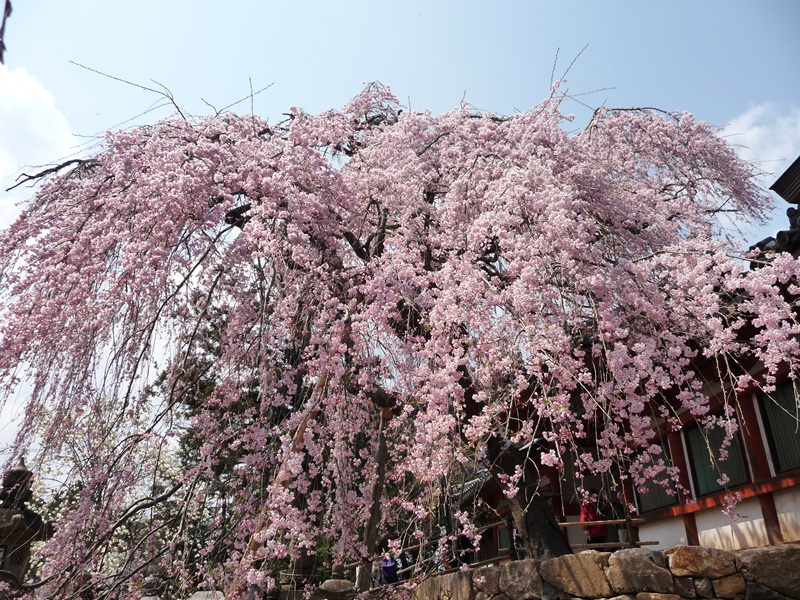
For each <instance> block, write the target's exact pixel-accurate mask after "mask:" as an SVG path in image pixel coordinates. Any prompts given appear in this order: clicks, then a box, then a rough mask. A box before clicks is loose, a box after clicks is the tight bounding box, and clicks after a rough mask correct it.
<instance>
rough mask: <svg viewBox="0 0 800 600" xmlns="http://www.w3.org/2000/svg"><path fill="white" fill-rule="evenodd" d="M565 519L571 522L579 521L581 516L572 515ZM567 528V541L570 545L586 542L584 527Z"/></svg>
mask: <svg viewBox="0 0 800 600" xmlns="http://www.w3.org/2000/svg"><path fill="white" fill-rule="evenodd" d="M565 520H566V521H568V522H570V523H575V522H577V521H579V518H578V517H577V516H573V515H570V516H568V517H567V518H566V519H565ZM566 530H567V541H568V542H569V545H570V546H574V545H575V544H585V543H586V534H585V533H584V532H583V528H581V527H567V528H566Z"/></svg>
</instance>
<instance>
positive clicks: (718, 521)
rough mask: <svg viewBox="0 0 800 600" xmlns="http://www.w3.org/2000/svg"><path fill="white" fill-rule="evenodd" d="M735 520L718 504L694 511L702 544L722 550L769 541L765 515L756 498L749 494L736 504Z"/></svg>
mask: <svg viewBox="0 0 800 600" xmlns="http://www.w3.org/2000/svg"><path fill="white" fill-rule="evenodd" d="M736 513H737V514H738V515H740V516H739V518H738V519H737V520H735V521H733V520H731V518H730V517H728V516H727V515H725V514H724V513H723V512H722V510H721V509H719V508H710V509H708V510H702V511H700V512H697V513H695V518H696V520H697V531H698V533H699V537H700V545H701V546H706V547H708V548H720V549H721V550H738V549H740V548H754V547H757V546H767V545H769V539H767V531H766V527H765V526H764V518H763V516H762V514H761V507H760V506H759V504H758V499H757V498H750V499H748V500H745V501H743V502H741V503H739V504H738V505H737V507H736Z"/></svg>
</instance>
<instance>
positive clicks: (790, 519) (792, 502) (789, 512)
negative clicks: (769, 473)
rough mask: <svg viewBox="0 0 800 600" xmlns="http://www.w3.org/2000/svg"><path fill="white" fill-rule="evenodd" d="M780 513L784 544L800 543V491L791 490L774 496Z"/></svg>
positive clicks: (779, 521)
mask: <svg viewBox="0 0 800 600" xmlns="http://www.w3.org/2000/svg"><path fill="white" fill-rule="evenodd" d="M772 497H773V498H774V499H775V508H776V510H777V512H778V523H780V525H781V532H782V533H783V541H784V542H797V541H800V489H798V488H791V489H788V490H780V491H778V492H775V493H773V494H772Z"/></svg>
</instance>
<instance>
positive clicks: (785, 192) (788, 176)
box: [769, 157, 800, 204]
mask: <svg viewBox="0 0 800 600" xmlns="http://www.w3.org/2000/svg"><path fill="white" fill-rule="evenodd" d="M769 189H771V190H772V191H773V192H775V193H776V194H778V195H779V196H780V197H781V198H783V199H784V200H786V201H787V202H789V203H790V204H800V157H798V158H797V160H795V161H794V162H793V163H792V165H791V166H790V167H789V168H788V169H786V171H785V172H784V173H783V175H781V176H780V177H778V180H777V181H776V182H775V183H773V184H772V185H771V186H770V188H769Z"/></svg>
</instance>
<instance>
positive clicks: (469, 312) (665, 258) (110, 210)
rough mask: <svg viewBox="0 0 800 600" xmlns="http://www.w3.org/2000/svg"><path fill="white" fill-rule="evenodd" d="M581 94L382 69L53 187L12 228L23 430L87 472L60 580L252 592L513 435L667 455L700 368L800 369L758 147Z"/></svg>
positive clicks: (7, 267) (376, 523) (2, 355)
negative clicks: (423, 103)
mask: <svg viewBox="0 0 800 600" xmlns="http://www.w3.org/2000/svg"><path fill="white" fill-rule="evenodd" d="M563 119H564V117H563V116H562V115H561V113H560V103H559V101H558V99H556V98H552V99H550V100H548V101H546V102H544V103H543V104H541V105H539V106H536V107H534V108H533V109H531V110H530V111H528V112H526V113H522V114H517V115H514V116H513V117H508V118H504V117H503V118H501V117H497V116H495V115H492V114H486V113H478V112H475V111H472V110H470V109H469V108H468V107H463V108H461V109H459V110H455V111H453V112H450V113H447V114H444V115H441V116H433V115H431V114H428V113H409V112H403V111H401V110H400V109H399V107H398V106H397V104H396V100H395V99H394V98H393V97H392V96H391V94H390V93H389V92H388V90H386V89H384V88H381V87H378V86H372V87H370V88H368V89H367V90H366V91H365V92H364V93H362V94H361V95H359V96H358V97H357V98H356V99H354V100H353V102H352V103H350V104H349V105H347V106H345V107H344V108H343V109H341V110H336V111H330V112H328V113H324V114H321V115H318V116H312V115H306V114H303V113H302V112H300V111H297V110H294V111H293V112H292V113H291V118H290V119H289V120H288V121H287V122H285V123H282V124H279V125H271V124H269V123H267V122H265V121H262V120H260V119H258V118H256V117H252V116H247V117H238V116H235V115H220V116H216V117H209V118H204V119H198V120H181V119H175V120H168V121H164V122H160V123H157V124H155V125H153V126H151V127H144V128H136V129H133V130H130V131H125V132H115V133H110V134H109V135H108V139H107V144H106V148H105V150H103V151H102V152H101V153H100V154H98V155H97V156H95V157H93V158H92V159H91V160H86V161H84V162H82V164H80V165H79V166H77V167H76V168H72V169H71V170H64V171H63V172H62V173H61V174H59V175H57V176H52V177H50V178H49V179H48V180H47V181H46V182H44V184H43V185H42V187H41V188H40V189H39V190H38V192H37V193H36V195H35V196H34V197H33V198H32V200H31V201H30V204H29V206H28V207H27V209H26V210H25V212H24V213H23V214H22V216H21V217H20V218H19V220H18V221H17V222H16V223H15V224H14V225H13V226H12V227H11V228H10V229H8V230H7V231H5V232H3V233H2V236H0V303H1V306H0V314H1V315H2V321H0V376H2V378H3V381H4V383H5V384H6V387H4V389H6V390H8V392H7V394H8V395H9V396H10V394H12V393H14V392H13V390H17V389H21V390H23V392H24V393H25V394H27V396H28V397H29V400H28V403H27V408H26V412H25V418H26V421H25V425H24V427H23V429H22V432H21V434H20V442H19V444H20V445H22V444H23V442H24V441H25V440H31V439H35V440H37V443H38V445H39V448H40V456H41V460H42V461H43V462H47V461H55V460H56V459H58V461H59V462H58V464H59V465H66V464H67V463H69V464H73V463H74V462H75V460H77V459H75V457H76V448H78V447H80V449H81V453H82V454H81V459H80V461H83V462H82V463H81V464H83V465H84V466H85V467H86V468H83V469H81V470H80V471H79V472H70V475H69V476H70V477H76V478H78V479H79V482H78V485H75V486H73V487H72V488H70V489H71V492H70V493H71V496H70V499H69V501H67V500H65V501H64V506H65V508H64V509H63V511H62V513H61V522H60V524H59V534H58V535H56V537H55V538H54V539H53V540H52V541H51V542H49V547H48V548H47V549H46V550H45V552H46V556H47V558H48V560H47V561H46V562H45V564H44V566H43V568H42V575H43V576H44V577H50V578H51V579H50V580H48V581H49V583H48V585H51V586H54V589H60V590H62V591H63V590H67V589H73V588H74V587H75V585H76V584H75V582H76V581H79V582H86V581H88V580H90V579H91V580H92V582H93V584H97V585H104V586H106V587H107V588H109V589H120V590H122V589H134V588H135V582H136V581H137V578H141V576H142V574H143V573H144V566H143V565H146V564H148V563H152V564H153V565H155V564H156V563H157V564H159V565H160V567H159V568H160V569H161V573H162V574H165V575H166V576H168V577H173V579H174V580H175V581H182V582H184V583H185V585H186V586H191V585H194V584H195V583H196V582H197V581H198V580H199V579H206V580H208V581H210V582H214V583H215V584H216V585H218V586H221V587H223V588H225V589H226V590H228V592H229V593H231V594H234V595H235V594H236V593H237V590H241V589H243V586H246V585H247V584H248V582H249V583H251V584H252V583H258V584H260V585H266V586H268V585H270V584H271V582H272V581H273V579H272V578H274V577H275V576H276V571H277V570H279V569H280V568H281V565H285V561H286V560H288V559H289V558H294V559H302V557H303V556H305V555H308V554H311V553H313V552H314V551H315V549H317V548H318V546H319V545H320V543H321V540H329V541H330V544H331V545H332V549H331V554H332V556H333V557H334V558H335V559H337V560H342V561H345V562H347V561H348V560H354V559H356V560H357V559H360V558H363V557H365V556H367V555H369V554H371V553H374V552H375V551H376V549H377V547H378V539H379V538H380V537H383V536H388V538H392V539H395V538H398V537H399V536H402V535H410V536H411V537H413V538H415V539H416V538H419V537H422V536H424V535H426V531H433V530H435V529H436V527H435V526H434V525H435V522H436V518H437V514H438V513H437V511H438V510H439V507H440V505H441V504H442V503H444V502H445V501H446V499H445V498H444V497H443V496H445V495H446V486H443V485H442V481H443V480H445V479H446V478H447V477H448V476H449V475H450V474H451V473H452V472H453V470H454V469H455V468H457V467H458V465H461V464H464V463H467V462H469V461H473V460H481V457H485V455H486V454H485V447H486V443H487V441H488V440H490V439H498V438H500V439H502V440H504V441H503V443H504V444H506V445H517V446H521V445H524V444H526V443H527V442H530V441H531V440H534V439H538V440H544V441H543V442H541V444H543V447H544V450H543V451H542V455H541V456H539V457H536V460H537V461H540V463H541V464H544V465H558V464H562V463H563V461H564V460H567V461H570V462H573V461H574V462H575V463H576V465H577V466H578V467H579V468H581V469H584V470H587V471H605V470H608V469H611V468H612V467H614V466H615V465H623V466H624V468H625V469H627V470H629V472H630V473H631V474H632V475H633V476H634V478H637V479H641V478H642V473H646V472H647V471H646V470H647V469H648V468H650V467H651V465H652V462H651V461H650V459H649V456H650V455H649V453H648V452H646V450H647V449H648V448H650V447H651V443H652V440H651V439H650V438H651V433H652V428H653V422H654V419H657V418H661V419H665V420H672V421H674V422H675V423H677V420H676V415H677V414H678V413H679V412H681V411H683V410H689V411H691V412H692V413H693V414H695V415H697V416H702V415H704V413H705V412H706V411H707V404H708V399H707V396H706V394H705V393H704V391H703V381H702V378H700V377H699V376H698V367H697V365H698V363H699V362H703V361H706V362H707V363H708V362H715V363H717V364H718V365H720V366H721V367H720V368H721V370H720V373H721V377H722V378H723V379H724V381H723V383H725V384H729V385H730V386H731V389H732V390H734V391H735V389H737V385H738V384H737V381H739V380H740V377H741V375H742V371H741V368H740V366H738V365H741V364H744V363H746V362H747V361H748V360H751V359H752V360H755V359H758V360H760V361H762V362H763V364H764V365H766V367H767V368H768V370H769V371H770V372H771V373H772V374H773V375H774V373H775V372H777V370H778V369H780V368H782V367H784V366H785V365H786V364H788V365H790V367H791V368H792V369H795V368H796V366H797V359H798V355H800V348H798V344H797V333H798V331H797V323H796V321H795V320H794V310H793V306H792V305H791V304H790V302H789V301H788V300H787V299H786V298H787V297H788V296H787V294H786V292H787V286H789V285H794V283H795V282H796V277H797V274H798V264H797V261H795V260H794V259H792V258H791V257H785V258H784V257H781V258H779V259H777V260H775V261H773V262H772V263H770V264H768V265H766V266H765V267H763V268H761V269H759V270H757V271H752V272H750V271H747V270H746V263H745V264H743V263H742V262H740V261H739V260H738V259H736V258H735V257H734V254H735V253H734V252H733V250H734V246H733V242H732V240H731V239H730V238H728V237H726V236H727V233H726V231H725V230H724V229H723V225H724V223H729V222H730V220H729V219H728V218H727V215H728V211H735V212H736V213H737V214H738V216H739V218H741V219H744V220H747V219H758V217H759V215H760V214H761V212H762V211H763V209H764V207H765V202H766V199H765V198H764V197H763V196H762V194H761V193H760V192H759V190H758V188H757V187H756V186H755V185H754V184H753V183H752V181H751V172H750V170H749V167H748V166H747V165H745V164H743V163H741V162H740V161H739V160H738V159H737V158H736V157H735V155H734V154H733V152H732V151H731V149H730V148H729V147H728V146H726V144H725V143H724V141H722V140H721V139H720V138H719V137H717V136H716V135H715V131H714V130H713V129H712V128H711V127H709V126H708V125H707V124H705V123H701V122H697V121H696V120H695V119H694V118H693V117H692V116H690V115H686V114H661V113H658V112H655V111H650V110H629V111H611V110H608V111H601V112H598V113H597V114H596V115H595V117H594V119H593V120H592V122H591V124H590V125H589V126H588V127H587V128H586V130H584V131H582V132H580V133H577V134H568V133H566V131H565V130H564V129H563V128H562V122H563ZM723 213H724V214H725V216H726V218H725V220H723V219H721V216H722V215H723ZM746 328H753V332H752V334H748V335H742V332H743V331H744V330H745V329H746ZM734 363H735V364H734ZM745 371H746V368H745ZM747 384H749V380H748V381H747ZM741 385H744V383H742V384H741ZM93 411H94V412H97V413H98V414H99V415H101V416H98V417H97V418H91V419H88V417H87V415H88V414H91V413H93ZM510 415H513V418H510ZM87 422H91V429H92V435H91V436H89V437H87V438H86V439H83V438H81V440H80V443H79V441H78V440H76V437H75V436H76V435H78V432H79V431H85V430H86V423H87ZM32 435H34V436H35V437H32ZM587 436H589V437H592V438H595V437H596V446H597V449H598V452H597V453H589V452H582V451H578V452H575V451H576V449H579V448H580V447H581V446H584V445H586V444H587ZM178 441H180V447H181V460H182V466H181V467H180V468H175V462H174V461H175V460H178V459H177V458H174V456H173V458H172V459H167V458H165V456H166V455H167V454H169V453H172V454H173V455H174V453H175V449H176V447H177V445H178ZM22 450H23V448H20V451H22ZM643 450H644V451H645V453H644V455H643V456H647V457H648V458H647V459H644V461H643V462H637V461H636V459H634V458H632V457H634V456H636V455H637V453H639V452H641V451H643ZM573 453H574V456H573ZM73 459H74V460H73ZM70 460H72V463H70ZM80 461H78V462H80ZM632 461H633V462H632ZM88 465H91V468H89V466H88ZM64 468H66V467H64ZM520 477H521V472H516V473H514V472H512V473H509V474H508V480H509V485H510V486H516V485H517V484H518V483H519V481H520ZM114 478H118V479H116V480H115V479H114ZM515 489H516V488H515ZM443 490H445V491H443ZM507 491H508V493H509V495H513V492H514V490H507ZM459 514H460V513H459ZM123 527H124V528H125V533H124V535H122V534H121V533H120V529H121V528H123ZM406 527H407V528H408V530H407V531H406V530H405V529H404V528H406ZM437 531H438V530H437ZM75 532H80V535H75ZM326 543H327V542H326ZM153 568H155V566H153ZM81 577H82V579H81ZM87 578H88V579H87ZM92 578H93V579H92ZM70 585H72V586H73V588H70V587H69V586H70ZM81 585H84V583H82V584H81ZM176 585H177V584H176ZM58 586H61V587H60V588H59V587H58ZM125 586H128V588H126V587H125Z"/></svg>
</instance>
